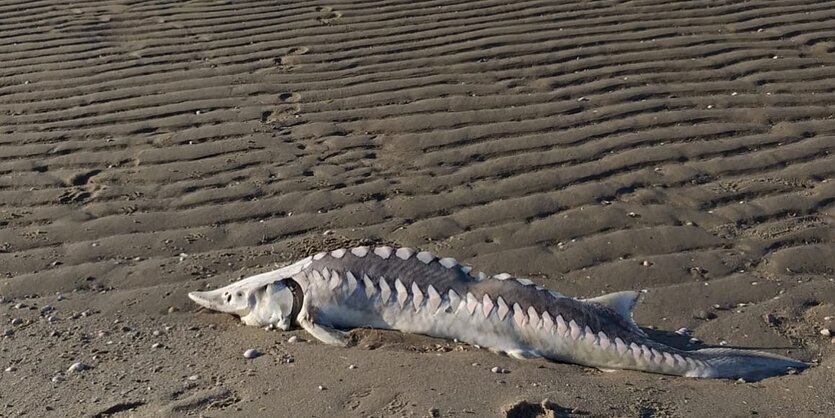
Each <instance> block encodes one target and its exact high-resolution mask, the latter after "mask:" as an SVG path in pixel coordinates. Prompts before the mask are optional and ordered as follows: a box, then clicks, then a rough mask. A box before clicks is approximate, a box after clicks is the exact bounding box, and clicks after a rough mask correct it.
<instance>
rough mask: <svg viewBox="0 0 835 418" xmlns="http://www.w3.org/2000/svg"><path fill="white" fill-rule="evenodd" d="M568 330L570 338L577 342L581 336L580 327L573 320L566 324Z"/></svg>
mask: <svg viewBox="0 0 835 418" xmlns="http://www.w3.org/2000/svg"><path fill="white" fill-rule="evenodd" d="M568 328H569V329H571V338H573V339H575V340H579V339H580V337H581V336H583V330H582V329H580V326H579V325H577V322H575V321H574V320H573V319H572V320H571V321H569V322H568Z"/></svg>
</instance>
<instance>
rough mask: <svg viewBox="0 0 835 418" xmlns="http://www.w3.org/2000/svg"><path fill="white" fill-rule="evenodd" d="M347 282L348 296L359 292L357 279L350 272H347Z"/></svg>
mask: <svg viewBox="0 0 835 418" xmlns="http://www.w3.org/2000/svg"><path fill="white" fill-rule="evenodd" d="M345 281H346V282H347V283H348V296H350V295H353V294H354V291H355V290H357V277H356V276H354V273H351V272H350V271H347V272H345Z"/></svg>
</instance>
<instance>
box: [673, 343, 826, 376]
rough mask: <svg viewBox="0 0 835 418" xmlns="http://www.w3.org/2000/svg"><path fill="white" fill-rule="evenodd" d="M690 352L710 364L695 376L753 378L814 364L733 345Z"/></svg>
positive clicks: (774, 374) (778, 373)
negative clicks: (738, 348) (732, 346)
mask: <svg viewBox="0 0 835 418" xmlns="http://www.w3.org/2000/svg"><path fill="white" fill-rule="evenodd" d="M687 355H688V356H690V357H693V358H695V359H698V360H701V361H702V362H704V363H705V364H706V365H707V367H706V368H705V369H704V370H700V374H699V375H698V376H695V377H708V378H724V379H744V380H746V381H749V382H752V381H757V380H761V379H765V378H767V377H772V376H778V375H781V374H786V373H787V372H789V371H790V370H791V369H794V370H802V369H805V368H807V367H809V366H810V365H809V364H808V363H804V362H802V361H798V360H794V359H791V358H788V357H783V356H779V355H777V354H771V353H765V352H762V351H753V350H737V349H733V348H704V349H701V350H696V351H690V352H687Z"/></svg>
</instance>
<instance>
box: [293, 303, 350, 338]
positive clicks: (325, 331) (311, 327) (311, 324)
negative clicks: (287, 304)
mask: <svg viewBox="0 0 835 418" xmlns="http://www.w3.org/2000/svg"><path fill="white" fill-rule="evenodd" d="M298 321H299V325H301V327H302V328H304V330H305V331H307V332H308V333H309V334H310V335H312V336H313V337H314V338H316V339H317V340H319V341H321V342H323V343H325V344H329V345H337V346H340V347H345V346H347V345H348V343H349V342H350V339H349V337H348V333H347V332H345V331H340V330H338V329H335V328H331V327H329V326H326V325H322V324H318V323H316V322H315V319H314V315H310V313H309V312H307V311H303V312H302V313H300V314H299V316H298Z"/></svg>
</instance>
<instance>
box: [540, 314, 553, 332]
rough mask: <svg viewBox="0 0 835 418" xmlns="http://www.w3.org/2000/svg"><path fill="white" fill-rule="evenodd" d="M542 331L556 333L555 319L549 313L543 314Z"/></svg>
mask: <svg viewBox="0 0 835 418" xmlns="http://www.w3.org/2000/svg"><path fill="white" fill-rule="evenodd" d="M542 329H544V330H545V331H548V332H554V319H553V318H552V317H551V314H549V313H548V311H543V312H542Z"/></svg>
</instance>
